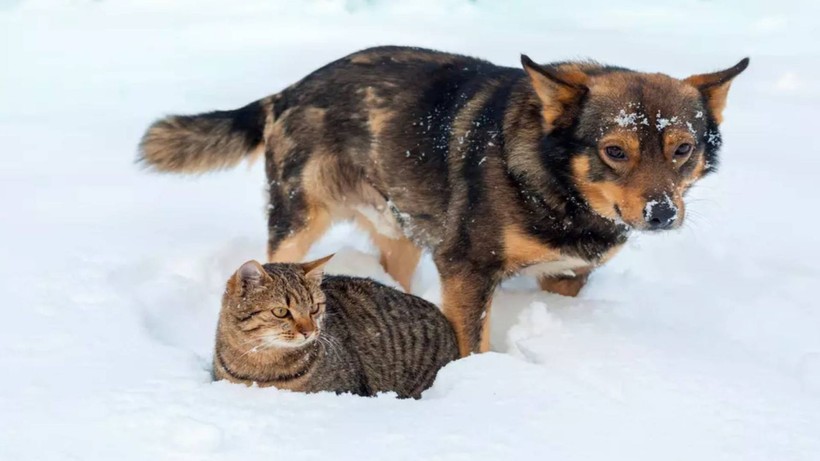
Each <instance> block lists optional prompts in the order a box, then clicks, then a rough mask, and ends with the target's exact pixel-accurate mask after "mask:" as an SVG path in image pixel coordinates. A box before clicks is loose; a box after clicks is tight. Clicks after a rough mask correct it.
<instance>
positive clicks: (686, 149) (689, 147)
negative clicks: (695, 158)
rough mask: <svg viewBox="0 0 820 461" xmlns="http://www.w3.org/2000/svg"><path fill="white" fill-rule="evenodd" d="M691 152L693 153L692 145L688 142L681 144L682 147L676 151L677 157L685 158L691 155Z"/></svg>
mask: <svg viewBox="0 0 820 461" xmlns="http://www.w3.org/2000/svg"><path fill="white" fill-rule="evenodd" d="M691 152H692V145H691V144H689V143H688V142H685V143H683V144H681V145H680V146H678V148H677V149H675V155H677V156H679V157H683V156H684V155H689V153H691Z"/></svg>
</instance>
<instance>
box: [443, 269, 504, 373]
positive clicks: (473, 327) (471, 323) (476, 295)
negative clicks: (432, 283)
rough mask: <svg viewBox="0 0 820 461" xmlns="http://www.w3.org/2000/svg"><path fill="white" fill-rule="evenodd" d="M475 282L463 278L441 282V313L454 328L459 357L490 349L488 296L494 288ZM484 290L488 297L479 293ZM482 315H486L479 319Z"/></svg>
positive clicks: (447, 279) (453, 278)
mask: <svg viewBox="0 0 820 461" xmlns="http://www.w3.org/2000/svg"><path fill="white" fill-rule="evenodd" d="M474 282H475V281H474V280H470V279H469V278H466V277H450V278H444V279H442V281H441V285H442V292H443V293H442V311H443V312H444V316H445V317H447V320H449V321H450V324H451V325H452V326H453V330H454V331H455V333H456V339H457V340H458V350H459V353H460V354H461V356H462V357H466V356H468V355H470V354H472V353H474V352H486V351H487V350H489V346H490V321H489V315H490V299H489V297H490V296H491V293H492V290H493V289H494V288H495V287H494V286H476V285H475V283H474ZM484 290H489V295H484V294H482V292H483V291H484ZM483 298H487V299H486V300H485V299H483ZM483 312H486V313H487V315H486V316H484V317H483V318H482V317H481V314H482V313H483Z"/></svg>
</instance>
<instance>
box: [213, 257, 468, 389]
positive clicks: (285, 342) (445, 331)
mask: <svg viewBox="0 0 820 461" xmlns="http://www.w3.org/2000/svg"><path fill="white" fill-rule="evenodd" d="M332 256H333V255H331V256H328V257H325V258H322V259H319V260H316V261H312V262H307V263H302V264H289V263H281V264H265V265H262V264H259V263H258V262H256V261H248V262H246V263H245V264H243V265H242V267H240V268H239V269H238V270H237V271H236V272H235V273H234V274H233V275H232V276H231V277H230V279H228V283H227V287H226V289H225V293H224V295H223V298H222V310H221V312H220V314H219V322H218V326H217V333H216V348H215V351H214V368H213V374H214V378H215V379H217V380H221V379H225V380H228V381H232V382H236V383H244V384H246V385H251V384H253V383H256V384H257V385H259V386H274V387H277V388H279V389H288V390H292V391H298V392H308V393H311V392H320V391H331V392H336V393H352V394H357V395H362V396H372V395H375V394H377V393H379V392H389V391H392V392H395V393H396V394H397V395H398V396H399V397H402V398H405V397H413V398H420V397H421V393H422V391H424V390H425V389H427V388H429V387H430V386H431V385H432V384H433V381H434V379H435V377H436V374H437V373H438V370H439V369H440V368H441V367H443V366H444V365H446V364H447V363H448V362H450V361H452V360H455V359H457V358H458V357H459V352H458V346H457V343H456V338H455V333H454V331H453V328H452V326H451V325H450V323H449V322H448V321H447V319H446V318H445V317H444V315H443V314H442V313H441V312H440V311H439V309H438V308H437V307H436V306H434V305H433V304H431V303H429V302H427V301H425V300H423V299H421V298H419V297H416V296H413V295H409V294H405V293H402V292H400V291H398V290H395V289H393V288H390V287H387V286H385V285H382V284H380V283H377V282H375V281H373V280H370V279H366V278H358V277H347V276H325V275H324V274H323V267H324V265H325V264H326V263H327V261H328V260H329V259H330V258H331V257H332Z"/></svg>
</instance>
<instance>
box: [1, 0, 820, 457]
mask: <svg viewBox="0 0 820 461" xmlns="http://www.w3.org/2000/svg"><path fill="white" fill-rule="evenodd" d="M818 13H820V4H818V3H816V2H810V1H803V2H777V3H776V4H772V3H771V2H762V1H761V2H745V1H740V0H723V1H714V2H701V1H695V0H683V1H680V2H674V3H671V4H668V5H661V4H658V3H642V2H638V1H636V0H627V1H625V2H617V3H611V2H603V1H598V2H597V3H596V2H591V3H588V4H572V5H570V4H563V5H562V6H561V8H553V7H550V6H545V5H543V4H542V2H537V1H534V0H527V1H522V2H520V3H517V4H516V5H515V6H511V5H509V4H508V3H507V2H498V3H489V2H487V3H485V2H468V1H461V0H445V1H443V2H438V1H433V0H423V1H418V2H396V3H388V2H386V1H378V0H376V1H365V0H351V1H342V0H315V1H310V2H304V3H303V2H285V1H276V2H262V1H261V0H251V1H247V2H241V3H240V2H237V3H236V4H233V3H232V2H227V1H224V0H207V1H196V2H194V1H193V0H186V1H179V2H173V3H171V2H161V1H156V0H154V1H144V2H137V1H132V0H118V1H83V0H73V1H67V0H36V1H35V0H31V1H13V2H5V3H3V4H2V5H0V30H2V31H3V33H4V35H5V37H6V40H5V43H6V46H4V47H2V48H0V54H1V55H0V57H1V58H2V63H3V66H2V68H3V70H2V72H0V101H2V104H0V143H2V144H1V145H2V146H3V149H2V151H0V197H2V200H3V201H2V207H0V218H2V222H3V225H2V226H0V241H2V242H4V243H3V256H4V257H3V259H2V262H0V270H1V271H2V272H0V293H2V295H3V298H2V299H3V308H2V314H3V318H2V321H0V367H1V368H2V369H3V370H4V378H3V379H2V380H0V459H1V460H4V461H5V460H9V461H17V460H72V459H81V460H111V459H118V460H222V459H230V460H233V459H237V460H239V459H243V460H246V459H288V460H303V459H304V460H313V459H334V460H347V459H357V460H359V459H363V458H364V459H391V460H417V459H435V460H443V461H451V460H477V459H514V458H516V457H528V458H530V457H533V456H536V457H538V458H543V459H560V460H569V459H583V460H595V459H606V460H611V459H630V460H642V459H646V460H657V459H671V460H674V459H680V460H692V459H704V460H717V459H719V460H757V459H759V460H773V459H776V460H816V459H820V436H818V434H820V335H818V331H820V311H819V310H818V301H817V299H818V294H817V281H818V280H820V267H819V266H818V264H817V261H818V260H820V234H818V233H817V232H816V229H817V225H818V224H820V223H818V218H817V217H816V213H813V212H812V210H814V209H815V208H816V203H815V202H816V197H817V191H816V185H815V184H816V173H815V171H816V168H817V167H818V166H820V165H819V164H818V159H819V158H820V155H818V152H817V150H818V147H817V144H816V143H815V142H814V139H813V136H812V134H813V130H814V123H813V120H814V118H815V117H814V116H815V113H816V109H817V105H818V102H820V85H818V83H817V82H820V66H818V64H817V63H818V62H820V61H818V58H820V46H818V41H817V38H816V33H815V29H816V24H815V20H814V18H816V17H817V16H818ZM377 44H413V45H418V46H427V47H434V48H439V49H444V50H450V51H456V52H464V53H470V54H474V55H477V56H481V57H483V58H486V59H489V60H492V61H494V62H497V63H500V64H507V65H511V66H513V65H518V59H519V53H521V52H526V53H528V54H529V55H530V56H532V57H533V58H535V59H537V60H539V61H549V60H561V59H568V58H575V57H591V58H595V59H597V60H600V61H603V62H609V63H613V64H617V65H622V66H627V67H633V68H638V69H642V70H647V71H652V72H655V71H662V72H666V73H669V74H671V75H674V76H678V77H684V76H687V75H689V74H695V73H703V72H708V71H713V70H718V69H721V68H726V67H728V66H730V65H732V64H733V63H735V62H737V60H738V59H740V58H741V57H743V56H746V55H749V56H751V58H752V64H751V66H750V67H749V69H748V70H747V71H746V72H745V73H744V74H743V75H741V76H740V77H738V79H737V80H736V82H735V83H734V84H733V88H732V90H731V94H730V96H729V104H728V108H727V110H726V111H725V113H724V115H725V119H726V121H725V122H724V126H723V135H724V140H725V146H724V148H723V156H722V159H721V160H722V161H721V171H720V172H719V173H718V174H717V175H715V176H713V177H711V178H708V179H707V180H705V181H704V182H702V183H701V184H699V185H698V186H696V188H695V190H694V191H693V193H692V194H691V196H690V197H689V199H688V208H687V221H686V223H685V225H684V228H683V229H682V230H680V231H676V232H671V233H664V234H661V235H657V236H655V235H651V236H650V235H641V234H636V235H633V238H632V240H631V241H630V243H629V244H628V245H627V247H626V248H625V249H624V251H623V252H622V254H620V255H619V256H617V257H616V258H614V259H613V261H612V262H611V263H610V264H608V265H607V266H606V267H604V268H602V269H601V270H600V271H598V272H596V273H595V274H593V276H592V277H591V280H590V284H589V285H588V287H586V288H585V290H584V291H582V293H581V295H580V296H579V297H578V298H564V297H560V296H557V295H549V294H545V293H541V292H538V291H537V290H536V289H535V283H534V282H533V280H532V279H531V278H526V277H522V278H517V279H513V280H511V281H509V282H508V283H506V284H505V286H504V289H503V290H501V291H500V292H499V293H498V294H497V295H496V297H495V301H494V305H493V309H492V311H491V312H490V314H489V315H491V317H492V321H493V334H492V348H493V351H494V352H492V353H488V354H483V355H479V356H472V357H469V358H467V359H464V360H460V361H458V362H455V363H453V364H451V365H449V366H447V367H446V368H445V369H443V370H442V372H441V373H440V375H439V377H438V380H437V382H436V384H435V386H434V387H433V388H431V389H430V390H429V391H428V392H426V393H425V394H424V398H423V399H422V400H419V401H412V400H398V399H395V398H393V397H392V396H390V395H384V396H380V397H377V398H372V399H366V398H357V397H353V396H336V395H332V394H316V395H301V394H297V393H291V392H284V391H278V390H276V389H269V388H266V389H259V388H245V387H243V386H237V385H232V384H228V383H223V382H219V383H212V382H211V381H210V376H209V370H208V367H209V362H210V354H211V348H212V347H213V344H212V342H213V332H214V328H215V325H216V314H217V311H218V309H219V298H220V295H221V293H222V289H223V287H224V283H225V280H226V279H227V277H228V275H229V274H230V273H231V272H232V271H233V270H235V269H236V268H238V267H239V266H240V265H241V264H242V263H243V262H244V261H247V260H249V259H263V258H264V254H265V249H264V245H265V218H264V209H265V206H266V204H265V201H264V195H263V189H264V184H265V179H264V173H263V168H262V165H261V163H257V164H255V165H253V166H252V167H250V168H242V167H240V168H237V169H235V170H233V171H229V172H220V173H216V174H213V175H205V176H201V177H196V178H185V177H177V176H158V175H151V174H148V173H146V172H143V171H140V170H139V168H138V167H136V166H135V165H134V164H133V159H134V157H135V148H136V144H137V142H138V140H139V137H140V136H141V134H142V131H143V130H144V128H145V127H146V126H147V124H148V123H149V122H150V121H152V120H153V119H154V118H155V117H158V116H160V115H162V114H165V113H172V112H179V113H185V112H197V111H203V110H211V109H218V108H223V109H226V108H233V107H239V106H241V105H243V104H245V103H247V102H249V101H252V100H254V99H257V98H259V97H261V96H264V95H267V94H269V93H272V92H275V91H277V90H279V89H281V88H284V87H285V86H287V85H289V84H291V83H293V82H295V81H296V80H298V79H299V78H301V77H303V76H304V75H306V74H307V73H308V72H310V71H312V70H314V69H316V68H318V67H319V66H321V65H323V64H325V63H327V62H329V61H331V60H332V59H335V58H338V57H340V56H342V55H344V54H346V53H348V52H351V51H353V50H356V49H359V48H363V47H366V46H371V45H377ZM332 252H337V257H335V258H334V259H333V261H332V262H331V263H330V265H329V268H328V270H329V271H330V272H337V273H351V274H356V275H367V276H372V277H374V278H376V279H378V280H382V281H385V282H387V283H391V284H392V285H394V286H395V282H393V281H391V280H389V278H388V276H387V275H386V274H385V273H384V272H383V271H382V270H381V268H380V267H379V265H378V257H376V256H375V255H374V250H373V248H372V245H371V244H370V243H369V242H368V241H367V238H366V237H365V235H364V234H363V232H361V231H360V230H358V229H356V228H355V227H353V226H351V225H341V226H338V227H336V228H334V229H333V230H332V232H331V233H329V234H328V235H327V236H326V237H325V238H323V239H322V240H321V241H320V242H319V243H318V244H317V245H316V247H315V248H313V249H312V250H311V252H310V254H309V255H308V257H319V256H323V255H325V254H329V253H332ZM440 291H441V290H440V286H439V283H438V281H437V274H436V272H435V268H434V266H433V264H432V262H431V260H430V257H429V255H427V256H425V257H424V258H423V260H422V265H421V267H420V270H419V271H418V272H417V273H416V276H415V288H414V292H415V293H417V294H419V295H422V296H424V297H426V298H427V299H430V300H432V301H435V302H438V301H440V298H441V294H440Z"/></svg>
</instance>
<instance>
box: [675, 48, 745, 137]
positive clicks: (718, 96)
mask: <svg viewBox="0 0 820 461" xmlns="http://www.w3.org/2000/svg"><path fill="white" fill-rule="evenodd" d="M748 66H749V58H743V59H741V60H740V62H739V63H737V64H735V65H734V66H732V67H730V68H728V69H725V70H721V71H718V72H713V73H711V74H700V75H693V76H691V77H689V78H686V79H684V80H683V81H684V82H686V83H688V84H690V85H692V86H694V87H695V88H697V89H698V91H700V93H701V94H702V95H703V98H704V99H705V100H706V105H707V107H708V108H709V111H710V112H711V113H712V116H713V117H714V118H715V121H716V122H717V123H718V124H720V122H722V121H723V109H724V108H725V107H726V97H727V96H728V95H729V87H730V86H732V79H734V78H735V77H737V76H738V75H740V73H741V72H743V71H744V70H746V67H748Z"/></svg>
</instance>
